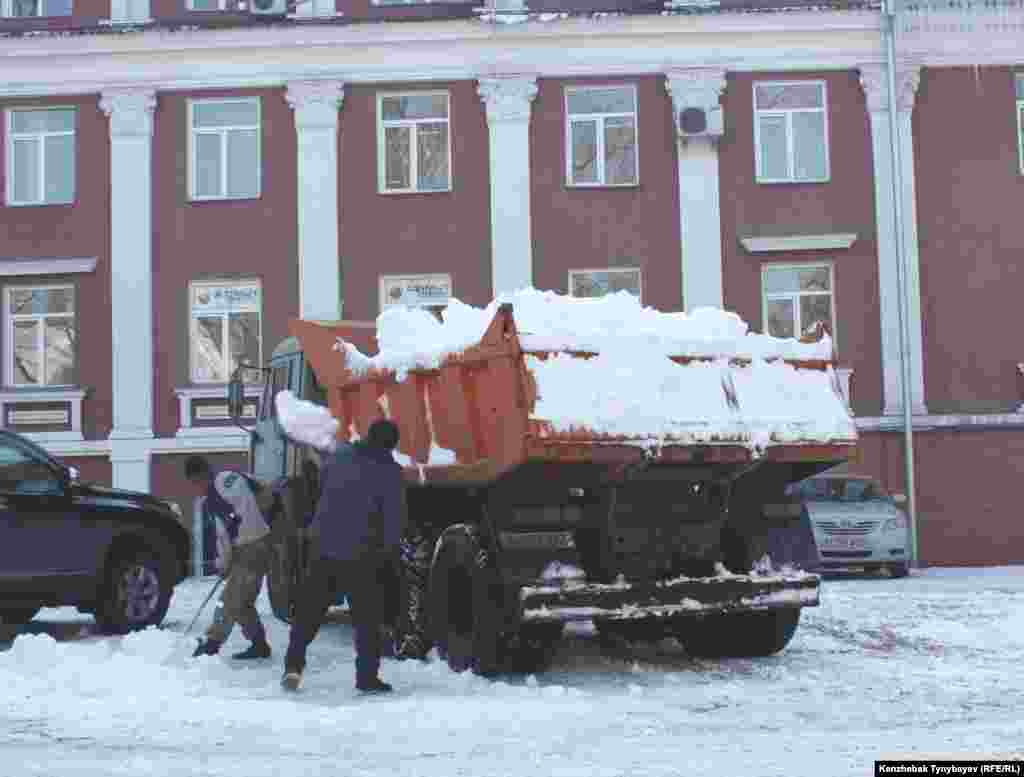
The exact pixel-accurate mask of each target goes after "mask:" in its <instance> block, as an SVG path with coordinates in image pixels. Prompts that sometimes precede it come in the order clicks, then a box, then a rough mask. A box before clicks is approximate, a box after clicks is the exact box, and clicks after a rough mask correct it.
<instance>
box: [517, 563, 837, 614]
mask: <svg viewBox="0 0 1024 777" xmlns="http://www.w3.org/2000/svg"><path fill="white" fill-rule="evenodd" d="M820 584H821V578H820V577H819V576H818V575H814V574H809V573H807V572H792V573H777V574H770V575H728V576H717V577H677V578H674V579H671V580H662V581H654V582H649V583H630V582H626V581H619V582H615V583H582V582H566V583H563V584H560V585H550V584H546V585H540V586H524V587H523V588H521V589H520V592H519V604H520V618H521V620H522V622H523V623H553V622H562V623H567V622H569V621H583V620H615V621H624V620H641V619H647V618H681V617H689V616H701V615H708V614H712V613H733V612H754V611H764V610H774V609H780V608H784V607H816V606H817V605H818V588H819V586H820Z"/></svg>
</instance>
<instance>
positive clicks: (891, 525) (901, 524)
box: [882, 515, 907, 531]
mask: <svg viewBox="0 0 1024 777" xmlns="http://www.w3.org/2000/svg"><path fill="white" fill-rule="evenodd" d="M906 528H907V519H906V518H904V517H903V516H902V515H901V516H900V517H898V518H890V519H888V520H887V521H886V522H885V525H884V526H883V527H882V530H883V531H903V530H905V529H906Z"/></svg>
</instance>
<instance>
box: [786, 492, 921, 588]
mask: <svg viewBox="0 0 1024 777" xmlns="http://www.w3.org/2000/svg"><path fill="white" fill-rule="evenodd" d="M786 494H787V496H789V497H790V498H791V499H792V500H795V501H799V502H800V503H802V504H803V505H804V506H805V508H806V510H807V513H808V516H809V518H810V521H811V526H813V527H814V539H815V542H816V543H817V546H818V552H819V556H820V561H819V563H818V564H817V565H816V566H817V568H818V569H821V570H838V569H850V568H863V569H871V570H887V571H888V572H889V573H890V574H891V575H892V576H893V577H906V575H907V573H908V569H909V562H910V556H911V548H910V525H909V522H908V521H907V516H906V514H905V513H904V512H903V511H902V510H901V509H900V508H899V506H898V503H899V501H900V500H897V498H896V497H893V496H891V495H890V494H888V493H886V491H885V489H884V488H882V484H881V483H879V482H878V481H877V480H875V479H873V478H869V477H864V476H861V475H845V474H823V475H816V476H815V477H812V478H808V479H807V480H804V481H803V482H801V483H794V484H793V485H791V486H789V487H788V488H787V489H786Z"/></svg>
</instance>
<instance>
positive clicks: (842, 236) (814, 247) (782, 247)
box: [740, 232, 857, 254]
mask: <svg viewBox="0 0 1024 777" xmlns="http://www.w3.org/2000/svg"><path fill="white" fill-rule="evenodd" d="M856 240H857V234H856V233H855V232H836V233H830V234H821V235H786V236H783V237H741V238H740V243H742V244H743V247H744V248H745V249H747V250H748V251H750V253H752V254H760V253H770V252H773V251H828V250H836V249H846V248H849V247H850V246H852V245H853V244H854V242H855V241H856Z"/></svg>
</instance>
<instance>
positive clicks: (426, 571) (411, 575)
mask: <svg viewBox="0 0 1024 777" xmlns="http://www.w3.org/2000/svg"><path fill="white" fill-rule="evenodd" d="M436 540H437V537H436V536H434V535H432V534H429V533H427V532H425V531H421V530H414V531H412V532H410V534H409V535H408V536H406V537H403V538H402V544H401V560H402V582H401V585H402V589H401V597H400V598H401V611H400V612H399V616H398V623H397V625H396V628H395V656H396V657H397V658H413V659H423V658H426V657H427V654H428V653H429V652H430V649H431V648H432V647H433V641H432V640H431V638H430V628H429V625H428V596H429V594H428V591H429V584H430V562H431V560H432V559H433V556H434V546H435V544H436Z"/></svg>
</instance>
